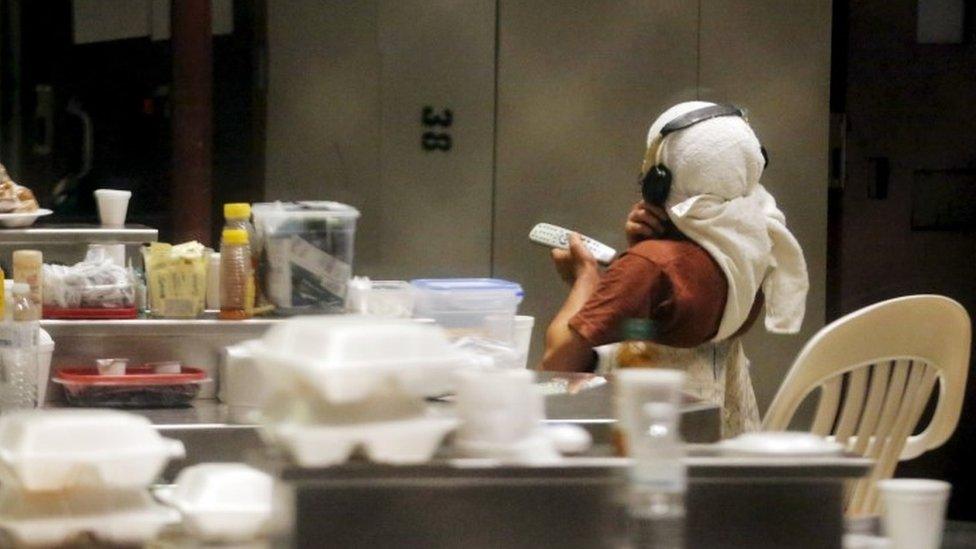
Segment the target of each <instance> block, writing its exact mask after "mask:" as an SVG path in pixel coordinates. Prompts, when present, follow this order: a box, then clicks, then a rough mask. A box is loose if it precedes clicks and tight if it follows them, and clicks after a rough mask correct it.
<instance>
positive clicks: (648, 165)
mask: <svg viewBox="0 0 976 549" xmlns="http://www.w3.org/2000/svg"><path fill="white" fill-rule="evenodd" d="M720 116H738V117H739V118H741V119H743V120H747V118H746V114H745V112H744V111H743V110H742V109H740V108H739V107H736V106H735V105H709V106H707V107H702V108H700V109H695V110H693V111H691V112H687V113H685V114H682V115H681V116H679V117H677V118H675V119H674V120H671V121H670V122H668V123H667V124H665V125H664V127H663V128H661V132H660V133H658V134H657V135H656V136H654V139H652V140H651V143H650V144H649V145H648V147H647V152H646V153H645V154H644V163H643V165H642V166H641V172H642V173H641V176H640V185H641V194H642V195H643V196H644V202H647V203H648V204H655V205H658V206H661V205H663V204H664V201H665V200H666V199H667V198H668V193H670V192H671V170H669V169H668V167H667V166H665V165H664V164H661V162H660V159H659V158H658V155H659V153H660V151H661V142H662V141H663V140H664V138H665V137H667V136H668V135H670V134H672V133H674V132H676V131H679V130H683V129H686V128H690V127H691V126H694V125H695V124H698V123H699V122H704V121H706V120H711V119H712V118H718V117H720ZM759 150H760V151H762V155H763V162H764V163H763V169H766V167H767V166H769V155H768V154H767V153H766V147H763V146H762V145H760V146H759Z"/></svg>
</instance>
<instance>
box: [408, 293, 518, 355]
mask: <svg viewBox="0 0 976 549" xmlns="http://www.w3.org/2000/svg"><path fill="white" fill-rule="evenodd" d="M411 285H412V286H413V287H414V290H415V292H416V293H415V295H414V298H415V300H414V309H413V314H414V317H417V318H430V319H433V320H434V321H435V322H437V323H438V324H440V325H441V326H442V327H444V328H445V329H446V330H448V332H449V333H450V335H451V336H452V337H455V338H457V337H465V336H477V337H486V338H489V339H495V340H498V341H503V342H506V343H514V339H513V333H514V323H515V313H516V312H517V311H518V306H519V303H521V302H522V297H523V296H524V292H523V291H522V286H520V285H518V284H516V283H515V282H509V281H507V280H499V279H495V278H440V279H420V280H414V281H412V282H411Z"/></svg>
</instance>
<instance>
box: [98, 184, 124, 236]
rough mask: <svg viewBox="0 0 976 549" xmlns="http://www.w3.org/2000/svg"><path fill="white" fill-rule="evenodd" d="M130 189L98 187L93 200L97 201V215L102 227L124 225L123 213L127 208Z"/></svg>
mask: <svg viewBox="0 0 976 549" xmlns="http://www.w3.org/2000/svg"><path fill="white" fill-rule="evenodd" d="M130 198H132V192H131V191H121V190H117V189H98V190H96V191H95V202H97V203H98V217H99V219H101V221H102V226H103V227H124V226H125V215H126V212H127V211H128V209H129V199H130Z"/></svg>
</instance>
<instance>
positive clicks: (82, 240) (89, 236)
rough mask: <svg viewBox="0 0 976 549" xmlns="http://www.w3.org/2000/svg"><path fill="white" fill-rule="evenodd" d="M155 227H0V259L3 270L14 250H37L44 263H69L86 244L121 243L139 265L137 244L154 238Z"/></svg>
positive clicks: (81, 253)
mask: <svg viewBox="0 0 976 549" xmlns="http://www.w3.org/2000/svg"><path fill="white" fill-rule="evenodd" d="M158 239H159V231H157V230H156V229H151V228H149V227H144V226H142V225H126V226H125V227H120V228H107V227H101V226H99V225H38V226H31V227H24V228H22V229H0V262H2V264H3V267H4V270H5V272H7V273H10V271H9V270H7V269H8V268H9V267H10V256H11V254H12V253H13V252H14V250H23V249H31V250H40V251H41V252H42V253H43V254H44V262H45V263H62V264H65V265H70V264H74V263H77V262H79V261H81V260H82V259H84V257H85V252H86V251H87V250H88V245H89V244H125V247H126V250H125V251H126V256H127V257H130V258H132V259H133V264H135V265H136V266H140V265H142V256H141V254H139V247H141V246H142V245H143V244H145V243H148V242H156V241H157V240H158Z"/></svg>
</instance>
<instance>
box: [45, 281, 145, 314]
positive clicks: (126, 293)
mask: <svg viewBox="0 0 976 549" xmlns="http://www.w3.org/2000/svg"><path fill="white" fill-rule="evenodd" d="M71 290H72V295H70V296H69V299H70V302H71V305H73V306H69V307H60V306H58V305H59V304H58V303H56V302H52V301H50V300H49V299H47V293H45V304H44V318H50V319H62V320H75V319H88V320H97V319H132V318H136V316H137V311H136V296H135V289H134V288H133V287H132V284H131V283H129V282H126V283H124V284H99V285H95V286H85V287H82V288H72V289H71Z"/></svg>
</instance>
